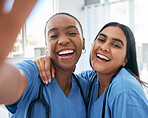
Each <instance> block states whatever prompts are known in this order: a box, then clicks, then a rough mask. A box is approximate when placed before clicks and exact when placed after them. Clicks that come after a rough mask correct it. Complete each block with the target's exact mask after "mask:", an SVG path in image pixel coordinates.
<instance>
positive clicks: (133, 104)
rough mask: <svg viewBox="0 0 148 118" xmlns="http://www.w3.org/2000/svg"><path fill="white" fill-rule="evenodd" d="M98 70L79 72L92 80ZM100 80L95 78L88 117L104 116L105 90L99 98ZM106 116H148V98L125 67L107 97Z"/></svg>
mask: <svg viewBox="0 0 148 118" xmlns="http://www.w3.org/2000/svg"><path fill="white" fill-rule="evenodd" d="M95 73H96V72H95V71H94V70H89V71H85V72H82V73H81V74H79V76H80V77H85V79H88V80H89V81H90V82H91V80H92V78H93V76H94V74H95ZM98 89H99V80H98V77H96V78H95V80H94V83H93V86H92V90H91V95H90V101H89V106H88V113H87V115H88V118H102V107H103V100H104V95H105V92H104V93H103V94H102V95H101V96H100V97H99V98H98ZM105 118H148V99H147V97H146V95H145V93H144V91H143V89H142V87H141V85H140V83H139V81H138V80H137V79H136V78H135V77H134V76H133V75H131V74H130V73H129V72H128V71H127V70H126V69H125V68H123V69H122V70H121V71H120V73H119V74H118V75H117V76H116V77H115V78H114V79H113V81H112V83H111V85H110V86H109V90H108V93H107V97H106V107H105Z"/></svg>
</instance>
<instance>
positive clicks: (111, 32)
mask: <svg viewBox="0 0 148 118" xmlns="http://www.w3.org/2000/svg"><path fill="white" fill-rule="evenodd" d="M101 33H104V34H106V35H107V36H108V37H112V38H119V39H124V40H126V36H125V34H124V32H123V30H122V29H121V28H119V27H117V26H109V27H106V28H105V29H103V30H102V31H101Z"/></svg>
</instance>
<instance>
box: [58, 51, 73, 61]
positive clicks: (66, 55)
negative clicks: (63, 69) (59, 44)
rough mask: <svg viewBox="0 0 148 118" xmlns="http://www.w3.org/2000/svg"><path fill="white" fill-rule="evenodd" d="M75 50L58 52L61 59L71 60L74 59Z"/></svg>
mask: <svg viewBox="0 0 148 118" xmlns="http://www.w3.org/2000/svg"><path fill="white" fill-rule="evenodd" d="M74 52H75V50H73V49H63V50H60V51H58V52H57V54H58V56H59V57H60V59H64V60H65V59H71V58H72V57H73V54H74Z"/></svg>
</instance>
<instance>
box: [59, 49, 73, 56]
mask: <svg viewBox="0 0 148 118" xmlns="http://www.w3.org/2000/svg"><path fill="white" fill-rule="evenodd" d="M73 52H74V50H64V51H61V52H59V53H58V54H59V55H63V54H71V53H73Z"/></svg>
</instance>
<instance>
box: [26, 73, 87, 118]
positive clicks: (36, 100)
mask: <svg viewBox="0 0 148 118" xmlns="http://www.w3.org/2000/svg"><path fill="white" fill-rule="evenodd" d="M72 75H73V76H74V78H75V80H76V82H77V84H78V86H79V88H80V92H81V95H82V98H83V101H84V104H85V105H86V102H85V97H84V92H83V89H82V87H81V84H80V82H79V80H78V78H77V77H76V75H75V74H74V73H72ZM43 86H44V84H43V82H41V85H40V88H39V96H38V98H37V99H35V100H33V101H32V102H31V103H30V105H29V108H28V111H27V117H26V118H30V115H31V110H32V108H33V106H34V104H35V103H37V102H40V103H42V104H43V105H45V107H46V118H49V104H48V103H47V102H46V101H45V100H44V99H43Z"/></svg>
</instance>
